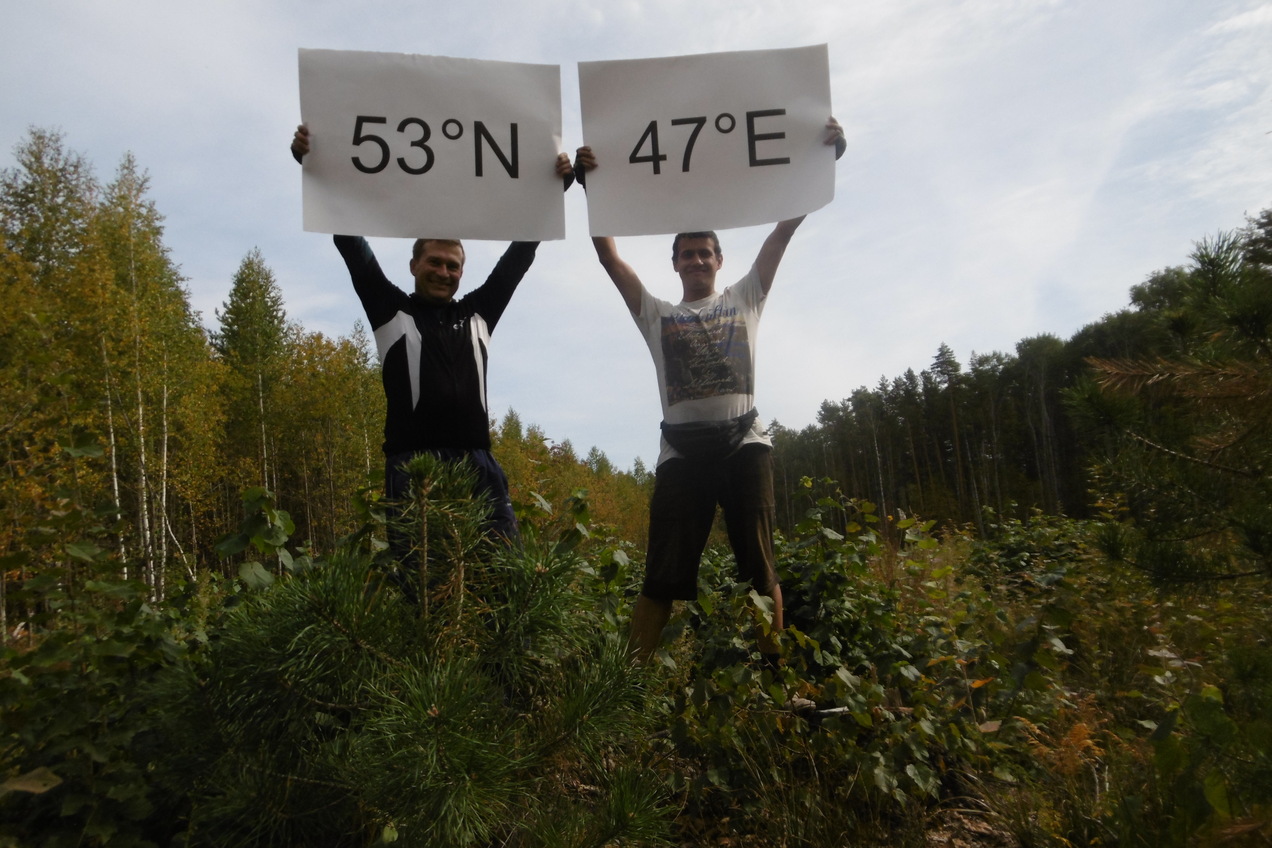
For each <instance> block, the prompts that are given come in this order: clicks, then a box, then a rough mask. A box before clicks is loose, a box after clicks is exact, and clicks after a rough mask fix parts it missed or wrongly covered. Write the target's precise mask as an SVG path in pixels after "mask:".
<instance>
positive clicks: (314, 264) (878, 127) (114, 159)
mask: <svg viewBox="0 0 1272 848" xmlns="http://www.w3.org/2000/svg"><path fill="white" fill-rule="evenodd" d="M822 43H825V44H827V45H828V49H829V57H830V75H831V80H830V84H831V95H832V101H833V106H834V110H833V111H834V115H835V117H836V118H837V119H838V120H839V122H840V123H841V124H842V125H843V126H844V128H845V134H846V137H847V140H848V149H847V152H846V153H845V155H844V156H843V158H842V159H840V160H839V162H838V163H837V166H836V185H835V199H834V200H833V201H832V202H831V203H830V204H829V205H828V206H826V207H824V208H822V209H820V210H818V211H816V212H814V213H813V214H811V215H810V216H809V217H808V218H807V220H806V221H805V222H804V224H803V226H801V228H800V229H799V230H798V232H797V233H796V234H795V237H794V239H793V240H792V242H791V244H790V246H789V247H788V249H787V251H786V255H785V258H784V259H783V262H782V265H781V268H780V269H779V271H778V275H777V279H776V281H775V283H774V287H773V291H772V293H771V294H770V297H769V302H768V303H767V305H766V307H765V312H764V318H763V321H762V324H761V330H760V338H759V341H758V355H759V366H758V373H757V384H758V385H757V407H758V409H759V412H760V417H761V420H763V421H765V422H772V421H778V422H780V423H781V424H782V425H783V426H785V427H789V428H794V429H801V428H803V427H806V426H808V425H810V424H814V423H816V421H817V414H818V410H819V409H820V407H821V405H822V403H823V402H824V401H831V402H838V401H841V400H843V399H845V398H848V397H849V396H850V395H851V394H852V392H853V391H854V390H855V389H857V388H859V387H862V386H866V387H870V388H873V387H874V386H876V385H877V384H878V383H879V380H880V378H886V379H888V380H889V381H890V380H891V379H892V378H893V377H897V376H900V375H901V374H903V373H904V372H905V370H906V369H911V368H912V369H914V370H915V372H918V371H921V370H922V369H924V368H927V367H929V366H930V365H931V364H932V359H933V357H934V356H935V354H936V351H937V349H938V347H939V346H940V345H941V344H942V343H944V344H946V345H948V346H949V347H950V348H951V349H952V350H953V351H954V353H955V356H956V357H957V358H958V360H959V361H960V362H961V363H962V364H963V365H964V367H966V366H967V365H968V363H969V361H970V359H971V356H972V355H973V354H984V353H990V352H995V351H998V352H1002V353H1007V354H1011V353H1014V351H1015V346H1016V344H1017V342H1019V341H1020V340H1022V339H1025V338H1030V337H1033V336H1037V335H1041V334H1051V335H1055V336H1057V337H1059V338H1061V339H1067V338H1069V337H1070V336H1071V335H1072V334H1073V333H1074V332H1076V331H1077V330H1079V329H1080V328H1081V327H1083V326H1085V325H1087V324H1089V323H1092V322H1094V321H1098V320H1099V319H1100V318H1101V317H1102V316H1104V315H1106V314H1108V313H1111V312H1115V311H1117V310H1119V309H1122V308H1124V307H1126V306H1127V305H1128V292H1129V290H1130V288H1131V287H1132V286H1134V285H1137V284H1138V283H1141V282H1143V281H1144V280H1145V279H1146V278H1147V277H1148V276H1149V275H1151V274H1152V273H1153V272H1154V271H1157V270H1160V269H1162V268H1166V267H1169V266H1174V265H1183V264H1186V263H1187V262H1188V256H1189V254H1190V252H1191V251H1192V249H1193V246H1194V243H1195V242H1196V241H1198V240H1200V239H1202V238H1206V237H1208V236H1213V235H1214V234H1216V233H1218V232H1220V231H1225V230H1231V229H1235V228H1239V227H1241V226H1243V225H1245V223H1246V216H1253V215H1255V214H1257V213H1258V212H1259V211H1261V210H1263V209H1265V208H1268V207H1270V206H1272V49H1268V45H1269V44H1272V3H1269V2H1255V1H1254V0H1206V2H1197V0H1076V1H1075V2H1067V1H1066V0H1054V2H1052V1H1051V0H1036V2H1030V0H966V2H943V1H942V0H890V2H877V0H875V1H874V2H865V0H694V2H678V1H677V0H640V2H636V0H604V2H597V0H589V2H582V0H553V2H550V3H549V2H543V1H542V0H523V1H522V2H513V0H467V2H465V3H463V4H459V3H453V4H449V5H448V6H443V4H441V3H438V2H433V3H420V2H403V0H364V2H361V3H358V4H351V3H347V2H327V0H304V2H295V0H280V2H273V0H217V2H212V3H204V4H198V5H196V4H187V3H173V2H170V0H130V2H127V3H123V2H102V0H38V2H36V0H29V2H28V0H8V2H6V3H5V4H4V25H3V26H2V27H0V80H3V86H2V87H0V168H11V167H13V165H14V163H15V160H14V156H13V149H14V148H15V147H16V146H17V145H19V144H21V143H22V141H23V140H24V138H26V136H27V132H28V129H29V128H30V127H39V128H42V129H51V130H58V131H60V132H61V133H62V134H63V141H64V144H65V145H66V146H67V147H68V148H70V149H71V150H74V151H77V152H79V153H81V154H83V155H84V156H85V157H87V158H88V159H89V160H90V161H92V162H93V163H94V165H95V167H96V171H97V174H98V176H99V177H100V178H101V179H103V180H109V179H110V177H111V176H112V175H113V174H114V171H115V169H116V167H117V166H118V164H119V162H120V160H121V159H122V158H123V156H124V155H125V154H126V153H129V152H131V153H132V154H133V155H134V156H135V157H136V160H137V162H138V164H139V165H140V166H141V168H143V169H144V170H145V171H146V172H147V173H148V174H149V177H150V196H151V198H152V199H153V200H154V202H155V204H156V206H157V208H158V210H159V211H160V213H162V214H163V215H164V217H165V225H166V230H165V242H166V244H167V246H168V248H169V250H170V251H171V255H172V258H173V260H174V261H175V262H176V263H177V264H178V265H179V267H180V269H181V272H182V274H183V275H184V277H185V278H186V286H187V288H188V291H189V294H190V300H191V303H192V305H193V306H194V308H195V309H197V310H198V311H199V312H200V313H201V315H202V318H203V321H204V323H205V325H207V326H209V327H211V328H215V327H216V323H217V319H216V312H217V310H218V309H219V308H221V306H222V305H223V304H224V302H225V300H226V298H227V296H228V294H229V290H230V284H231V280H232V278H233V275H234V272H235V270H236V269H237V268H238V266H239V264H240V263H241V262H242V260H243V258H244V257H245V256H246V255H247V254H248V253H249V252H250V251H251V250H252V249H253V248H259V249H260V251H261V253H262V255H263V257H264V259H265V262H266V263H267V265H268V266H269V267H270V268H271V270H272V271H273V272H274V275H275V277H276V278H277V281H278V284H279V286H280V289H281V291H282V293H283V298H284V303H285V308H286V310H287V315H288V318H289V319H290V320H292V321H295V322H297V323H299V324H300V325H301V326H303V327H304V328H305V329H306V330H307V331H309V332H321V333H324V334H326V335H328V336H332V337H336V336H347V335H349V334H350V333H351V332H352V330H353V327H354V322H355V320H357V319H359V318H360V317H361V308H360V306H359V304H358V301H357V299H356V298H355V297H354V294H353V291H352V289H351V287H350V285H349V281H348V277H347V274H346V272H345V270H344V266H343V263H342V262H341V261H340V258H339V256H338V254H337V253H336V251H335V249H334V247H333V246H332V244H331V240H330V237H329V236H325V235H321V234H318V233H307V232H304V230H303V229H302V226H301V171H300V168H299V167H298V166H297V165H296V164H295V162H294V161H293V160H292V159H291V158H290V155H289V153H288V149H287V148H288V144H289V142H290V139H291V134H292V132H293V130H294V128H295V126H296V124H297V123H298V121H299V119H300V105H299V93H298V87H297V85H298V84H297V50H298V49H299V48H325V49H334V50H375V51H386V52H398V53H418V54H427V55H438V56H452V57H460V58H469V59H487V60H500V61H511V62H529V63H536V64H555V65H560V67H561V81H562V108H563V112H562V116H563V126H562V131H563V144H564V147H565V149H566V150H567V151H573V149H574V148H575V147H577V146H578V145H580V144H582V143H584V139H583V138H582V130H581V122H580V118H579V107H578V86H577V79H578V77H577V65H578V63H579V62H588V61H599V60H607V59H641V58H652V57H663V56H678V55H687V54H695V53H712V52H720V51H732V50H764V49H777V48H786V47H801V46H806V45H812V44H822ZM585 204H586V198H585V196H584V194H583V193H582V192H580V191H571V192H568V193H567V195H566V231H567V238H566V239H565V240H563V241H553V242H545V243H543V244H542V245H541V246H540V248H539V251H538V257H537V259H536V261H535V264H534V266H533V268H532V269H531V271H530V273H529V274H528V275H527V277H526V279H525V281H524V282H523V284H522V286H521V288H520V290H519V291H518V293H517V296H516V297H515V298H514V300H513V302H512V304H511V305H510V307H509V308H508V311H507V312H506V313H505V314H504V316H503V318H502V319H501V322H500V324H499V326H498V328H497V330H496V332H495V336H494V341H493V345H492V349H491V367H490V375H489V386H490V389H489V394H490V409H491V413H492V415H493V416H494V417H496V418H502V417H503V416H504V415H506V413H507V412H508V410H510V409H512V410H515V411H516V412H517V414H518V415H519V416H520V418H521V420H522V421H523V423H525V424H534V425H536V426H538V427H539V428H540V429H541V430H542V431H543V432H544V433H545V434H546V436H547V437H548V438H550V439H551V440H553V441H554V442H558V443H559V442H563V441H566V440H569V442H570V443H571V445H572V446H573V447H574V449H575V451H576V452H577V453H578V455H580V456H583V455H585V454H586V453H587V452H588V450H589V449H590V448H592V447H597V448H599V449H600V450H602V451H603V452H604V453H605V454H606V456H607V457H608V458H609V459H610V461H611V462H612V463H613V464H614V465H615V466H616V467H618V468H631V467H632V465H633V463H634V461H635V460H636V458H637V457H639V458H641V459H642V460H643V462H644V463H645V464H646V466H652V464H653V461H654V460H655V459H656V457H657V453H658V421H659V418H660V416H661V413H660V408H659V404H658V394H657V387H656V385H655V380H654V369H653V364H652V362H651V360H650V357H649V353H648V351H647V349H646V348H645V345H644V342H643V341H642V339H641V337H640V335H639V333H638V332H637V330H636V327H635V324H634V323H633V322H632V320H631V318H630V317H629V316H628V315H627V313H626V310H625V308H624V306H623V303H622V300H621V299H620V297H619V296H618V294H617V293H616V292H615V290H614V288H613V286H612V285H611V284H610V282H609V280H608V278H607V277H606V276H605V274H604V272H603V271H602V270H601V269H600V266H599V265H598V264H597V262H596V258H595V253H594V251H593V250H592V246H591V243H590V241H589V239H588V238H587V236H588V232H587V217H586V205H585ZM769 229H770V227H768V226H763V227H748V228H742V229H733V230H724V231H721V233H720V235H721V241H722V246H723V249H724V254H725V267H724V270H723V271H722V272H721V283H726V282H731V281H732V279H733V278H734V277H736V276H740V275H741V274H742V273H743V272H744V271H745V270H746V268H747V267H749V266H750V263H751V261H752V259H753V258H754V256H755V253H756V251H757V250H758V248H759V245H760V243H761V242H762V241H763V238H764V236H765V235H767V233H768V231H769ZM372 245H373V247H374V249H375V250H376V253H377V255H378V256H379V259H380V262H381V264H382V265H383V266H384V267H385V269H386V271H387V272H388V273H389V276H390V277H391V278H392V279H394V280H395V281H397V282H398V283H399V285H402V286H404V287H405V286H409V285H410V277H409V273H408V271H407V265H408V261H409V250H410V245H409V242H406V241H402V240H394V239H373V240H372ZM466 247H467V250H468V264H467V268H466V272H467V273H466V276H465V279H464V282H465V283H474V282H475V281H480V280H481V279H484V277H485V275H486V273H487V272H488V270H489V269H490V268H491V267H492V266H493V264H494V262H495V260H496V259H497V258H498V256H499V254H500V253H501V252H502V250H503V247H504V245H503V244H502V243H498V242H468V243H466ZM619 248H620V250H621V252H622V253H623V256H624V258H625V259H627V261H628V262H629V263H630V264H632V265H633V266H634V267H635V268H636V270H637V272H638V273H639V274H640V276H641V278H642V279H643V280H644V282H645V284H646V286H647V287H648V288H649V289H650V290H651V291H652V292H653V293H654V294H655V295H657V296H659V297H663V298H665V299H669V300H676V299H679V292H680V284H679V281H678V279H677V278H676V277H675V275H674V274H673V273H672V270H671V264H670V261H669V258H670V239H669V238H668V237H664V236H648V237H639V238H627V239H620V240H619ZM731 272H732V274H733V275H734V276H733V277H731V276H730V273H731Z"/></svg>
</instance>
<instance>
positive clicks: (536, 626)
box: [157, 457, 665, 848]
mask: <svg viewBox="0 0 1272 848" xmlns="http://www.w3.org/2000/svg"><path fill="white" fill-rule="evenodd" d="M411 473H412V476H413V479H414V485H413V491H414V492H416V493H417V498H416V500H415V501H414V502H413V504H412V506H411V508H410V509H408V510H406V512H405V514H406V515H407V516H408V520H410V521H411V530H410V534H411V536H412V537H413V538H417V539H420V540H421V543H420V545H419V547H418V549H417V550H416V552H415V558H414V559H413V560H412V564H411V565H410V566H409V567H407V568H406V569H405V571H397V572H389V571H386V570H385V569H386V568H392V567H393V566H392V564H388V563H385V564H381V565H380V566H377V565H376V564H375V563H374V561H373V558H372V557H371V555H370V554H366V553H359V552H357V551H356V550H354V549H353V548H351V547H344V548H341V549H340V550H339V551H338V552H337V553H336V554H335V555H333V556H332V557H331V558H330V559H329V560H328V561H326V562H325V563H322V564H318V565H315V566H314V567H312V568H309V569H308V570H305V571H303V572H300V573H297V574H295V575H292V576H289V577H286V578H284V579H281V580H275V581H272V585H270V586H269V587H268V588H266V589H263V590H261V591H259V592H257V593H256V594H254V595H252V596H250V597H249V598H248V599H247V600H246V601H245V602H244V603H242V604H240V605H239V606H238V607H236V608H235V609H234V610H232V611H231V612H230V613H229V615H228V617H227V620H226V622H225V626H224V627H223V628H222V629H221V631H220V634H219V636H218V638H216V639H214V640H212V641H211V642H210V643H209V644H208V646H207V649H206V651H205V652H204V654H203V660H202V665H201V666H197V667H195V668H193V669H190V670H188V671H182V672H181V673H180V674H179V675H178V676H176V677H174V678H173V679H172V680H171V681H170V685H171V687H172V688H170V689H168V690H167V696H166V697H167V698H168V700H169V701H170V703H171V704H172V707H171V709H170V710H165V715H166V716H167V719H168V720H167V724H166V729H165V735H166V738H168V739H169V740H170V742H171V744H172V745H173V746H174V747H177V748H180V749H182V750H184V751H186V752H187V753H186V756H185V757H183V758H181V759H180V761H178V762H174V763H172V764H171V765H172V767H171V768H170V769H168V770H167V771H165V773H164V774H162V775H160V776H159V777H158V778H157V779H159V780H161V781H162V782H163V783H164V785H166V786H168V787H169V788H170V790H171V791H172V792H173V793H174V794H178V795H180V794H187V795H188V797H189V798H190V806H189V820H190V823H191V828H190V835H189V841H188V843H187V844H190V845H229V844H233V845H245V846H250V845H324V846H345V845H348V846H361V845H366V844H370V843H371V842H372V841H374V840H375V839H377V838H381V839H383V840H384V841H390V840H396V842H397V844H400V845H404V846H417V845H418V846H443V845H444V846H464V845H474V846H484V845H503V844H517V845H521V846H525V848H531V847H532V846H544V848H548V846H552V847H553V848H556V846H578V847H579V848H584V846H595V848H602V846H606V845H612V844H629V843H628V842H622V841H621V840H629V841H630V843H631V844H659V842H660V838H661V835H662V833H663V830H664V827H665V816H664V813H663V811H662V808H661V803H662V801H661V798H662V795H663V792H664V790H663V788H662V786H661V784H660V781H659V780H658V779H657V778H655V777H654V776H653V775H652V774H650V773H648V772H646V770H645V769H643V768H642V767H640V764H639V756H640V751H641V744H640V741H639V740H640V739H641V738H642V736H641V730H642V728H643V727H644V723H645V722H646V720H647V718H648V715H647V714H648V712H649V705H648V704H646V703H645V690H644V686H643V682H642V681H643V674H644V672H643V671H642V670H641V669H639V668H638V667H636V666H634V665H633V664H632V663H631V662H630V660H629V658H628V656H627V653H626V648H625V641H624V640H623V639H622V638H620V636H619V634H617V633H615V632H614V631H613V629H612V628H608V627H606V626H605V625H604V623H603V621H602V620H601V617H600V614H599V610H598V609H596V604H595V591H596V587H594V586H593V587H590V588H589V587H588V586H587V585H586V584H584V583H582V582H580V581H581V580H582V579H583V578H585V576H586V574H587V571H586V570H585V569H584V568H583V567H582V566H583V562H582V560H580V558H579V556H578V555H577V554H576V553H575V552H574V550H573V549H572V548H571V547H570V546H569V545H566V544H560V543H557V542H552V541H547V542H546V543H545V544H542V545H540V544H531V545H530V546H529V547H527V548H526V549H524V550H518V549H511V548H508V547H506V546H502V545H495V544H494V543H492V542H491V541H490V540H488V539H486V538H484V537H483V536H482V534H481V529H480V528H481V526H482V522H483V519H484V513H485V510H486V506H485V504H484V502H483V501H481V500H480V499H475V498H473V497H472V495H471V481H470V480H469V479H468V478H467V477H466V475H465V472H464V471H463V470H462V469H461V468H459V467H457V466H455V465H447V464H444V463H438V462H435V461H433V460H432V459H431V458H429V457H420V458H418V459H417V460H415V461H414V462H413V465H412V467H411ZM425 493H427V494H426V495H425ZM278 543H281V540H279V539H277V538H275V539H274V540H273V542H271V543H270V544H271V545H274V544H278ZM394 575H396V576H394ZM403 587H406V588H408V590H409V591H408V592H406V593H404V592H403V591H402V588H403Z"/></svg>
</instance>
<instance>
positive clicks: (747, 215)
mask: <svg viewBox="0 0 1272 848" xmlns="http://www.w3.org/2000/svg"><path fill="white" fill-rule="evenodd" d="M579 98H580V103H581V106H582V115H583V138H584V141H585V143H586V144H587V145H588V146H589V147H591V148H592V151H593V153H595V155H596V159H597V167H596V170H595V171H592V172H591V173H589V174H587V206H588V224H589V228H590V230H591V233H592V235H593V236H631V235H656V234H665V233H676V232H686V231H696V230H708V229H727V228H730V227H745V226H751V225H755V224H765V223H769V222H773V221H782V220H786V219H788V218H795V217H798V216H800V215H804V214H806V213H808V212H812V211H813V210H815V209H820V208H821V207H822V206H825V205H826V204H827V203H829V202H830V201H831V200H832V199H833V198H834V193H835V153H834V148H833V147H828V146H827V145H826V144H825V139H826V129H825V128H826V121H827V120H828V119H829V118H830V117H831V104H830V72H829V63H828V58H827V48H826V45H824V44H821V45H815V46H812V47H797V48H789V49H782V50H750V51H740V52H733V53H709V54H701V55H694V56H678V57H672V58H666V59H632V60H615V61H605V62H580V63H579Z"/></svg>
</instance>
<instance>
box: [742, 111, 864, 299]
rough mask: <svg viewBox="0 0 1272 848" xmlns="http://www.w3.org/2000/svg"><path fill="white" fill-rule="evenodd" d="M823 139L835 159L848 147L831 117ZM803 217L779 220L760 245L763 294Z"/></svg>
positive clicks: (757, 264) (757, 259)
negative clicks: (833, 148)
mask: <svg viewBox="0 0 1272 848" xmlns="http://www.w3.org/2000/svg"><path fill="white" fill-rule="evenodd" d="M825 141H826V144H827V145H832V144H833V145H834V146H835V158H836V159H838V158H839V157H840V156H843V155H844V150H846V149H847V147H848V142H847V141H846V140H845V139H844V128H843V127H841V126H840V125H839V122H838V121H836V120H835V119H834V118H833V117H832V118H830V119H829V120H828V121H826V139H825ZM804 217H805V216H803V215H800V216H799V217H798V218H791V219H790V220H789V221H782V222H780V223H779V224H778V225H777V226H776V227H774V228H773V232H771V233H769V236H768V238H766V239H765V240H764V244H763V245H761V247H760V253H759V255H758V256H756V257H755V270H756V272H757V273H758V274H759V275H760V285H761V286H762V287H763V288H764V293H765V294H768V293H769V289H771V288H772V287H773V278H774V277H776V276H777V266H778V265H780V264H781V262H782V255H783V254H785V253H786V245H788V244H790V242H791V236H793V235H795V230H796V229H797V228H798V227H799V225H800V224H802V223H803V222H804Z"/></svg>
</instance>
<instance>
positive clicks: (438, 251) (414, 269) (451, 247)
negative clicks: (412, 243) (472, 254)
mask: <svg viewBox="0 0 1272 848" xmlns="http://www.w3.org/2000/svg"><path fill="white" fill-rule="evenodd" d="M411 276H413V277H415V293H416V294H417V295H419V296H420V297H421V298H422V299H423V300H425V301H427V302H428V303H433V304H442V303H449V302H450V301H451V300H452V299H453V298H454V297H455V292H456V291H458V290H459V279H460V277H462V276H464V248H463V247H462V246H461V245H460V244H459V242H451V241H435V240H432V239H430V240H428V241H425V242H423V243H422V244H421V245H420V249H419V251H418V252H417V253H416V255H415V257H414V258H413V259H412V260H411Z"/></svg>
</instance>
